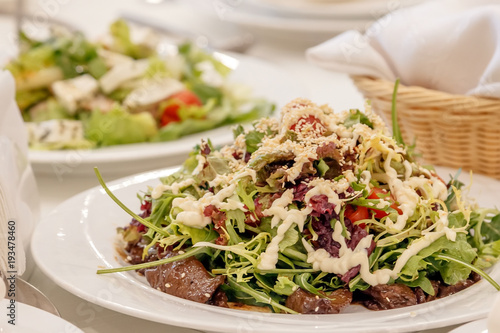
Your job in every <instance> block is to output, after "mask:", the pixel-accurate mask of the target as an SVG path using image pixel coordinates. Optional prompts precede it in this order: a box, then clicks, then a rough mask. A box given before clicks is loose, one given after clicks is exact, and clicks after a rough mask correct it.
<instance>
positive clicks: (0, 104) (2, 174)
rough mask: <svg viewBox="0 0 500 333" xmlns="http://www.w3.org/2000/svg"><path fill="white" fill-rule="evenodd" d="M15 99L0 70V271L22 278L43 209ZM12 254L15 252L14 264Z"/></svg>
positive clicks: (11, 82)
mask: <svg viewBox="0 0 500 333" xmlns="http://www.w3.org/2000/svg"><path fill="white" fill-rule="evenodd" d="M14 96H15V83H14V79H13V77H12V75H11V74H10V72H7V71H0V270H1V271H3V272H9V271H15V272H16V273H17V275H22V274H23V273H24V272H25V271H26V268H27V267H26V254H27V250H28V247H29V240H30V237H31V233H32V231H33V228H34V226H35V222H36V221H37V220H38V217H39V212H40V209H39V198H38V191H37V187H36V182H35V178H34V175H33V171H32V169H31V166H30V164H29V161H28V136H27V133H26V129H25V126H24V123H23V120H22V118H21V113H20V112H19V109H18V107H17V104H16V101H15V98H14ZM9 221H13V222H10V223H9ZM9 236H10V239H9ZM9 241H10V242H9ZM9 252H14V253H15V260H14V262H13V260H11V259H9V255H10V254H11V253H9ZM10 262H13V264H14V265H13V266H10Z"/></svg>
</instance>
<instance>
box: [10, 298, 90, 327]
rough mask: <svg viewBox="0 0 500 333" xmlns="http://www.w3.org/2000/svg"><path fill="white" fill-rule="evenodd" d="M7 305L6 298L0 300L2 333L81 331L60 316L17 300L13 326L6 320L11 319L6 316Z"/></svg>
mask: <svg viewBox="0 0 500 333" xmlns="http://www.w3.org/2000/svg"><path fill="white" fill-rule="evenodd" d="M8 306H10V302H9V300H8V299H3V300H1V301H0V307H1V308H2V311H3V313H2V319H1V320H0V324H1V325H0V332H2V333H47V332H52V333H63V332H66V333H69V332H71V333H80V332H81V333H83V331H82V330H80V329H79V328H78V327H76V326H74V325H73V324H71V323H69V322H67V321H66V320H64V319H62V318H61V317H57V316H55V315H53V314H51V313H48V312H47V311H43V310H40V309H39V308H35V307H33V306H30V305H26V304H23V303H19V302H16V303H15V307H16V309H15V326H14V325H11V324H9V323H7V320H10V319H11V318H10V317H8V316H7V314H8V312H7V310H6V309H7V307H8ZM9 312H10V310H9Z"/></svg>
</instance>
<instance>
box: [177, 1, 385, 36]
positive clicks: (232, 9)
mask: <svg viewBox="0 0 500 333" xmlns="http://www.w3.org/2000/svg"><path fill="white" fill-rule="evenodd" d="M182 4H183V5H186V6H189V7H190V8H191V9H192V10H195V11H197V12H198V13H200V14H204V15H209V16H212V17H215V18H216V19H220V20H224V21H227V22H231V23H234V24H236V25H239V26H242V27H244V28H246V29H248V30H250V31H251V32H252V33H254V34H256V35H257V37H258V38H261V39H268V38H274V39H287V40H288V41H290V40H293V41H294V42H295V43H298V44H300V45H307V46H312V45H314V44H317V43H321V42H324V41H325V40H327V39H330V38H332V37H334V36H335V35H337V34H339V33H342V32H344V31H347V30H352V29H353V30H358V31H364V30H365V29H366V28H368V27H369V26H370V25H371V23H373V22H374V21H375V20H376V18H378V17H380V15H378V16H366V17H355V18H352V17H351V18H345V17H343V18H340V17H337V18H331V19H322V18H315V17H307V16H305V15H302V16H289V15H280V14H278V13H277V12H276V10H275V9H271V8H264V7H263V6H261V5H256V3H253V2H247V1H241V0H237V1H228V2H227V3H224V1H220V2H219V1H218V2H215V4H214V2H211V1H206V0H183V1H182ZM217 4H218V5H217Z"/></svg>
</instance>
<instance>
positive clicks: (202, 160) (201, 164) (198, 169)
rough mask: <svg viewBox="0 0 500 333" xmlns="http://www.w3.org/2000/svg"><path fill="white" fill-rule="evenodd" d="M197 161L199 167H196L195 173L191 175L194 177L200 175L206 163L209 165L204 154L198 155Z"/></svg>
mask: <svg viewBox="0 0 500 333" xmlns="http://www.w3.org/2000/svg"><path fill="white" fill-rule="evenodd" d="M196 160H197V161H198V165H197V166H196V168H194V170H193V172H192V173H191V174H192V175H197V174H199V173H200V172H201V171H202V170H203V167H204V166H205V163H207V158H206V157H205V156H203V155H202V154H198V155H196Z"/></svg>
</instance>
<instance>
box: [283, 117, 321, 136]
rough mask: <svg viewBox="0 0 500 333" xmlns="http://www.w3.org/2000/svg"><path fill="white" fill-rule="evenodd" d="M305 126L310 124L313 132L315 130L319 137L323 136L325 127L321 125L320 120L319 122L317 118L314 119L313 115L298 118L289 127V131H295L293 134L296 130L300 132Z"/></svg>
mask: <svg viewBox="0 0 500 333" xmlns="http://www.w3.org/2000/svg"><path fill="white" fill-rule="evenodd" d="M307 124H311V125H312V127H313V128H314V129H315V130H317V131H318V133H319V134H320V135H323V134H324V133H325V132H326V128H325V125H323V123H322V122H321V120H319V119H318V118H316V117H315V116H313V115H308V116H303V117H300V118H299V120H298V121H297V122H296V123H295V124H293V125H292V126H291V127H290V130H292V131H295V132H296V131H297V130H299V131H300V129H301V128H302V127H303V126H304V125H307Z"/></svg>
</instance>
